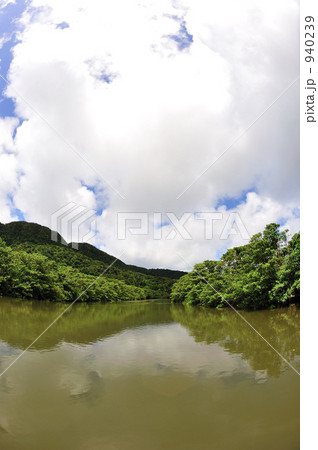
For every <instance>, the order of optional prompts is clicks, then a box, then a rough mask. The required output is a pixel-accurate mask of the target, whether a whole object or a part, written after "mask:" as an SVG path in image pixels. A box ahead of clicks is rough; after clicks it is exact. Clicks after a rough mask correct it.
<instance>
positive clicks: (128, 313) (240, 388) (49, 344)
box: [0, 299, 299, 450]
mask: <svg viewBox="0 0 318 450" xmlns="http://www.w3.org/2000/svg"><path fill="white" fill-rule="evenodd" d="M64 308H65V305H61V304H50V303H40V302H33V301H32V302H29V301H18V300H9V299H7V300H6V299H1V301H0V370H1V371H2V370H4V369H5V368H6V367H7V366H8V365H9V364H10V362H11V361H13V360H14V358H15V357H16V356H17V355H18V354H19V353H21V351H22V349H24V348H26V347H27V346H28V345H29V344H30V343H31V342H32V341H33V340H34V339H35V338H36V337H37V336H38V335H39V334H40V333H41V332H42V331H43V329H45V328H46V327H47V326H48V325H49V324H50V323H51V322H52V321H53V320H54V319H55V318H56V317H57V316H58V315H59V314H60V313H61V312H62V311H63V309H64ZM244 315H245V317H246V318H247V319H248V320H249V321H250V322H251V323H252V324H253V326H254V327H255V328H256V329H257V330H258V331H259V332H260V333H262V334H263V335H264V337H266V339H268V340H269V341H270V342H271V344H272V345H273V346H274V347H275V348H276V349H277V350H278V351H279V352H281V353H282V355H283V356H284V357H285V358H286V359H287V360H288V361H289V362H291V364H293V365H294V366H295V367H296V368H297V370H298V369H299V311H298V310H297V309H294V308H289V309H282V310H276V311H257V312H251V313H244ZM298 402H299V378H298V376H297V375H296V374H295V373H294V372H293V371H292V370H291V369H290V368H289V367H288V366H287V365H286V364H285V363H284V361H282V360H281V359H280V358H279V357H278V355H277V354H276V353H275V352H273V350H272V349H271V348H269V347H268V346H267V344H266V343H265V342H264V341H263V340H262V339H261V338H259V337H258V336H257V335H256V334H255V332H253V330H251V329H250V328H249V327H248V326H247V325H246V324H245V323H244V322H243V321H242V319H240V318H239V317H238V316H237V315H236V314H235V313H233V311H231V310H223V311H215V310H206V309H201V308H193V307H192V308H191V307H189V306H187V307H184V306H182V305H170V304H168V303H162V302H157V301H156V302H142V303H123V304H106V305H105V304H78V305H74V307H72V308H71V310H70V311H69V313H67V314H65V316H63V317H62V318H61V319H60V320H59V321H58V322H57V323H56V324H55V325H54V326H53V327H52V328H50V329H49V330H48V332H47V333H46V334H45V335H44V336H43V337H42V338H41V339H39V341H37V342H36V344H35V345H34V347H33V349H32V351H31V349H30V351H28V352H27V353H26V354H25V355H23V357H22V358H21V359H20V360H19V361H18V362H17V363H16V364H15V365H14V366H12V367H11V368H10V369H9V370H8V371H7V372H6V373H5V374H4V375H3V376H2V377H1V378H0V448H5V449H9V450H10V449H19V450H21V449H22V450H23V449H43V448H46V449H59V448H78V449H120V450H125V449H133V450H134V449H149V448H151V449H155V450H157V449H158V450H159V449H167V450H169V449H189V450H190V449H191V450H193V449H199V450H200V449H213V448H215V449H243V448H244V449H268V448H271V449H276V448H277V449H282V448H284V449H294V448H297V447H298V441H299V436H298V433H299V424H298V422H299V412H298V408H299V405H298Z"/></svg>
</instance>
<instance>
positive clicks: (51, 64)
mask: <svg viewBox="0 0 318 450" xmlns="http://www.w3.org/2000/svg"><path fill="white" fill-rule="evenodd" d="M31 6H32V7H33V8H30V9H29V10H28V11H27V12H26V13H25V14H24V16H23V19H22V23H23V24H24V30H23V31H22V32H21V34H20V36H19V38H20V40H21V42H20V43H19V44H18V45H16V46H15V48H14V51H13V61H12V64H11V68H10V73H9V75H8V76H9V80H10V85H9V87H8V89H7V94H8V95H10V96H12V97H13V98H15V101H16V110H17V113H18V114H19V115H20V116H21V117H22V118H23V119H24V122H23V123H22V125H21V126H20V127H19V128H18V130H17V134H16V138H15V144H14V145H15V149H16V155H17V156H16V165H17V170H18V171H19V172H23V175H22V176H20V177H19V183H18V182H17V183H16V185H15V190H14V201H15V205H16V206H17V207H18V208H20V209H21V210H22V211H23V212H24V213H25V216H26V218H27V219H28V220H32V221H37V222H39V223H43V224H46V225H49V224H50V215H51V214H52V213H53V212H54V211H56V210H57V209H58V208H59V207H61V206H63V205H64V204H67V203H69V202H70V201H73V202H77V203H80V204H84V205H85V206H87V207H88V208H90V209H91V208H100V207H101V206H102V205H107V211H104V214H103V216H102V217H101V218H100V219H99V232H100V233H99V237H98V242H99V243H103V244H104V248H106V249H107V251H109V252H110V253H113V254H115V255H118V254H119V253H120V251H121V248H122V247H123V245H122V243H121V242H118V241H117V240H116V233H115V223H116V219H117V216H116V214H117V212H128V211H137V212H154V211H162V212H167V211H168V212H175V213H176V214H178V215H181V214H182V213H183V212H200V211H215V210H216V205H217V202H218V201H219V200H220V199H224V198H226V197H240V196H241V194H242V192H243V191H256V192H257V194H256V193H251V194H249V195H248V196H247V199H246V202H244V203H243V204H242V205H240V206H239V211H240V214H242V217H243V216H244V220H247V225H248V229H249V231H250V232H252V233H254V232H257V231H260V230H261V229H262V227H263V226H264V225H265V224H266V223H269V222H270V221H277V220H279V219H281V218H284V219H285V220H288V221H290V222H291V221H294V219H295V217H294V214H293V210H294V208H295V207H297V206H298V87H297V83H296V84H295V85H294V86H293V87H292V88H291V89H290V90H289V91H288V92H286V93H285V94H284V95H283V96H282V97H281V98H280V99H279V100H278V101H277V102H276V103H275V105H274V106H273V107H272V108H271V109H270V110H269V111H268V112H266V113H265V114H264V116H262V117H261V118H260V119H259V121H258V122H257V123H256V124H255V125H254V126H253V127H252V128H251V130H249V132H248V133H246V134H245V135H244V136H243V137H242V138H241V139H240V140H239V141H238V142H237V143H236V144H235V145H233V147H232V148H230V149H229V150H228V152H227V153H226V154H224V156H222V157H221V158H220V159H219V160H218V161H217V163H216V164H215V165H213V166H212V167H211V168H210V169H209V170H208V171H207V172H206V173H205V174H204V175H203V176H202V177H201V178H200V180H199V181H198V182H196V183H195V184H194V185H193V186H192V187H191V188H190V189H189V190H188V191H187V192H186V193H185V194H184V195H183V196H181V198H180V199H179V200H177V199H176V197H177V196H178V195H179V194H180V193H181V192H182V191H183V190H184V189H185V188H186V187H187V186H188V185H189V184H190V183H192V182H193V181H194V180H195V179H196V177H197V176H198V175H199V174H200V173H201V172H202V171H203V170H205V169H206V168H207V167H208V166H209V165H210V164H211V163H212V162H213V161H214V160H215V159H216V158H217V157H218V156H219V155H220V154H221V153H222V152H223V151H224V149H226V148H227V147H228V146H229V145H231V144H232V142H233V141H234V140H235V139H236V138H237V136H238V135H239V134H240V133H242V132H243V131H244V130H245V129H246V128H247V127H248V126H249V125H250V124H251V123H252V122H253V121H254V120H255V118H256V117H258V116H259V115H260V114H261V113H262V112H263V111H264V109H265V108H267V107H268V106H269V104H270V103H271V102H272V101H273V100H274V99H275V98H276V97H277V96H278V95H279V94H280V93H281V92H282V91H283V89H285V88H286V87H287V86H288V84H289V83H291V82H292V81H293V80H294V79H295V78H296V77H297V74H298V31H297V30H298V3H297V2H290V1H287V0H279V1H278V2H277V1H275V2H274V1H268V2H262V4H260V3H257V4H256V3H255V2H254V1H252V0H245V1H244V2H240V3H237V2H235V1H234V0H231V1H227V2H225V3H224V4H220V3H219V2H216V1H213V2H211V1H205V0H196V1H194V0H191V1H190V0H184V1H183V0H182V1H181V0H180V1H178V2H171V1H168V0H164V1H152V2H150V1H147V2H140V1H137V0H129V1H128V0H126V1H121V2H118V1H108V2H104V1H102V0H94V1H91V2H85V1H78V0H76V1H75V0H74V1H68V2H64V1H61V0H54V1H53V0H33V1H32V2H31ZM34 8H36V9H34ZM175 16H177V17H178V18H179V19H178V20H175ZM180 20H181V21H182V20H184V23H185V25H186V27H187V30H188V33H190V34H191V35H192V36H193V43H192V44H191V45H190V46H189V47H188V48H185V49H184V50H183V51H179V50H178V45H177V42H175V40H173V39H171V38H169V36H171V35H177V34H178V33H179V29H180ZM64 22H65V23H67V24H68V25H69V27H68V28H64V29H62V28H57V25H58V24H60V23H64ZM103 77H106V79H109V80H110V81H111V82H110V83H107V82H105V81H103ZM22 98H24V99H26V100H27V103H26V102H25V101H24V100H23V99H22ZM37 113H39V114H40V115H41V117H42V118H45V120H46V121H47V123H45V121H43V119H42V118H41V117H39V115H38V114H37ZM48 124H49V125H48ZM52 127H53V128H54V130H55V131H53V130H52ZM60 136H62V137H63V139H61V138H60ZM68 144H70V145H68ZM70 146H72V147H73V148H75V149H76V152H78V153H80V154H81V155H82V156H83V157H84V158H85V159H86V160H87V161H89V163H90V165H91V166H93V167H94V168H95V170H92V169H91V168H90V167H89V166H88V165H87V164H85V163H84V162H83V160H81V159H80V158H79V157H78V156H77V155H76V154H75V153H74V152H73V151H72V150H71V147H70ZM96 172H98V174H100V175H101V176H99V175H98V174H97V173H96ZM17 179H18V177H17ZM83 183H84V184H85V185H89V186H98V190H99V194H98V196H94V193H93V192H92V191H91V190H87V189H86V188H85V187H83ZM109 183H110V184H111V185H112V186H114V187H115V188H116V189H117V190H118V191H119V192H120V193H122V194H123V195H124V196H125V197H126V200H123V199H121V198H120V196H118V195H117V194H116V192H114V191H113V190H112V189H111V188H110V187H109ZM245 217H246V219H245ZM196 222H198V221H193V224H190V226H192V227H193V232H194V234H195V235H196V236H197V239H194V240H193V242H192V243H186V242H184V241H176V242H174V241H166V242H165V241H162V242H154V241H153V240H152V239H150V238H142V239H141V238H140V239H135V240H134V241H132V240H129V241H128V242H126V243H125V244H126V250H127V256H126V259H127V261H129V262H131V263H138V264H147V265H150V266H162V267H164V266H167V265H169V266H170V267H172V266H179V267H181V265H180V262H179V259H178V256H177V255H176V254H175V251H176V250H178V251H180V252H181V253H182V252H183V253H185V252H186V253H188V255H190V256H191V257H190V259H191V263H192V262H194V261H195V262H198V261H200V260H202V259H204V258H213V257H216V256H217V255H218V252H219V251H220V250H224V248H225V247H226V245H228V246H231V245H233V242H232V240H229V241H228V242H227V243H225V244H224V242H221V243H220V242H218V241H216V242H212V243H211V245H210V243H207V242H205V241H204V240H203V239H200V237H199V234H200V232H199V231H198V230H197V231H195V229H197V227H198V226H199V224H198V223H196ZM141 243H142V245H141ZM124 259H125V258H124Z"/></svg>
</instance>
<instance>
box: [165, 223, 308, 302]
mask: <svg viewBox="0 0 318 450" xmlns="http://www.w3.org/2000/svg"><path fill="white" fill-rule="evenodd" d="M171 299H172V301H173V302H184V303H189V304H194V305H195V304H200V305H206V306H211V307H222V306H229V304H231V305H232V306H234V307H235V308H241V309H253V310H256V309H265V308H275V307H279V306H284V305H288V304H290V303H299V300H300V234H299V233H297V234H295V235H294V236H293V237H292V238H291V239H290V240H289V241H288V240H287V232H286V231H284V232H280V231H279V225H278V224H275V223H271V224H269V225H267V226H266V228H265V230H264V232H263V233H258V234H256V235H254V236H253V237H252V238H251V240H250V242H249V244H247V245H244V246H242V247H236V248H232V249H230V250H228V251H227V252H226V253H225V254H224V255H223V256H222V258H221V259H220V261H205V262H203V263H201V264H196V265H195V266H194V269H193V270H192V271H191V272H189V273H188V274H187V275H185V276H183V277H182V278H180V279H179V280H178V281H177V282H176V283H175V284H174V285H173V288H172V293H171Z"/></svg>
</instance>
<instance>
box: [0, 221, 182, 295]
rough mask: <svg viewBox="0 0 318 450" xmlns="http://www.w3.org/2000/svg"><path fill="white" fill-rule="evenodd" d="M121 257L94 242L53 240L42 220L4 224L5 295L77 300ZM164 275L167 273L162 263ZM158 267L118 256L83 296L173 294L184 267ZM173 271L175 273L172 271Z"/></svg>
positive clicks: (0, 240) (0, 253)
mask: <svg viewBox="0 0 318 450" xmlns="http://www.w3.org/2000/svg"><path fill="white" fill-rule="evenodd" d="M115 259H116V258H114V257H112V256H111V255H108V254H107V253H105V252H102V251H101V250H98V249H97V248H95V247H93V246H92V245H89V244H79V249H78V250H75V249H73V248H72V247H70V246H67V245H63V244H62V243H61V237H60V236H59V242H54V241H52V240H51V230H50V229H49V228H46V227H42V226H40V225H37V224H30V223H27V222H12V223H10V224H6V225H3V224H0V295H3V296H12V297H24V298H35V299H40V300H44V299H48V300H53V301H73V300H75V299H76V298H77V297H78V296H79V295H80V294H81V293H82V291H83V290H84V289H85V288H87V287H88V286H90V285H91V284H92V283H93V281H94V280H95V279H96V277H97V276H99V275H100V274H101V273H102V272H103V271H104V270H105V269H106V268H108V267H109V265H110V264H111V263H112V262H114V261H115ZM158 272H159V273H158V275H159V274H160V273H161V272H160V270H159V269H158ZM153 273H155V274H156V270H155V269H154V270H153V271H151V270H148V269H143V268H139V267H135V266H127V265H126V264H124V263H123V262H122V261H120V260H118V261H116V264H114V265H113V266H112V267H111V268H110V269H109V270H107V272H106V273H105V274H104V275H103V276H102V277H100V278H99V279H98V280H97V281H96V283H94V284H93V285H92V286H91V287H90V288H89V289H88V290H87V291H86V292H84V293H83V295H81V297H80V299H79V300H80V301H111V302H114V301H119V300H140V299H145V298H162V297H168V296H169V293H170V290H171V286H172V284H173V283H174V281H175V279H176V278H178V277H180V275H182V274H183V273H182V272H177V271H168V270H167V271H163V274H164V275H165V276H158V275H157V276H155V275H153ZM167 275H169V276H167Z"/></svg>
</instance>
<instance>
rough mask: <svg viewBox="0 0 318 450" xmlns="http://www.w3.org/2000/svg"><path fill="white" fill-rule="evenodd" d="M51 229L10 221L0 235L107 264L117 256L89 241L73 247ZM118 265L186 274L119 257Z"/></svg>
mask: <svg viewBox="0 0 318 450" xmlns="http://www.w3.org/2000/svg"><path fill="white" fill-rule="evenodd" d="M51 233H52V231H51V229H50V228H48V227H45V226H43V225H39V224H38V223H33V222H23V221H19V222H10V223H6V224H3V223H1V222H0V237H1V238H2V239H3V240H4V241H5V242H6V244H7V245H10V246H16V245H18V244H24V243H30V244H38V245H41V244H42V245H43V244H48V245H58V246H63V247H67V248H70V249H72V250H73V251H75V252H78V253H81V254H83V255H85V256H87V257H88V258H91V259H94V260H95V261H101V262H103V263H105V264H111V263H112V262H113V261H114V259H116V257H115V256H112V255H109V254H108V253H106V252H104V251H102V250H99V249H98V248H96V247H94V245H91V244H88V243H79V244H78V250H75V249H73V247H72V243H69V244H67V243H66V242H65V240H64V239H63V238H62V236H61V235H60V234H59V233H56V235H57V242H55V241H53V240H52V238H51ZM116 266H117V267H121V268H123V269H127V270H131V271H132V272H140V273H144V274H146V275H153V276H159V277H165V278H172V279H176V280H178V279H179V278H180V277H182V276H183V275H185V274H186V272H183V271H181V270H170V269H146V268H145V267H139V266H135V265H129V264H125V263H124V262H123V261H121V260H120V259H118V260H117V261H116Z"/></svg>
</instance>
